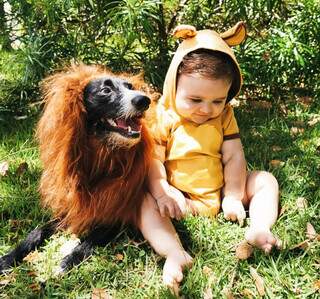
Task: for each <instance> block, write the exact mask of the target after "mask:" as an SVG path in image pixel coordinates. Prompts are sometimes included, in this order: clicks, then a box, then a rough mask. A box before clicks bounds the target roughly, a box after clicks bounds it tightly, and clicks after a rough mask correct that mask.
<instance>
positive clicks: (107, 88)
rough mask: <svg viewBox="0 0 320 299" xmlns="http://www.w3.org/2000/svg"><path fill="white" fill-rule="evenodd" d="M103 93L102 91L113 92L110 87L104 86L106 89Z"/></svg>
mask: <svg viewBox="0 0 320 299" xmlns="http://www.w3.org/2000/svg"><path fill="white" fill-rule="evenodd" d="M101 91H102V92H103V93H110V92H111V91H112V90H111V88H110V87H109V86H104V87H103V88H102V89H101Z"/></svg>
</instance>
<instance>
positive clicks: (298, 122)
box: [291, 120, 305, 128]
mask: <svg viewBox="0 0 320 299" xmlns="http://www.w3.org/2000/svg"><path fill="white" fill-rule="evenodd" d="M291 124H292V125H293V126H294V127H298V128H302V127H304V126H305V123H304V121H302V120H295V121H293V122H292V123H291Z"/></svg>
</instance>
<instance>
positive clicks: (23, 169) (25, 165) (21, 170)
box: [16, 162, 28, 176]
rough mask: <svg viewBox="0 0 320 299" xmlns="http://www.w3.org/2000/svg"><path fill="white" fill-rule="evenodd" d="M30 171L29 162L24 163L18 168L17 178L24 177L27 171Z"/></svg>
mask: <svg viewBox="0 0 320 299" xmlns="http://www.w3.org/2000/svg"><path fill="white" fill-rule="evenodd" d="M27 170H28V163H27V162H22V163H20V165H19V166H18V168H17V170H16V175H17V176H22V175H23V174H24V173H25V172H26V171H27Z"/></svg>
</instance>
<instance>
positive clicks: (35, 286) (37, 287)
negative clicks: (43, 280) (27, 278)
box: [29, 283, 41, 293]
mask: <svg viewBox="0 0 320 299" xmlns="http://www.w3.org/2000/svg"><path fill="white" fill-rule="evenodd" d="M29 288H30V289H31V290H32V291H33V292H35V293H38V292H40V290H41V286H40V285H39V284H38V283H32V284H30V285H29Z"/></svg>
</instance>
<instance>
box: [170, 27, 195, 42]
mask: <svg viewBox="0 0 320 299" xmlns="http://www.w3.org/2000/svg"><path fill="white" fill-rule="evenodd" d="M196 34H197V29H196V28H195V27H194V26H191V25H179V26H177V27H176V28H174V30H173V32H172V35H173V36H174V37H175V38H182V39H186V38H190V37H194V36H195V35H196Z"/></svg>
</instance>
